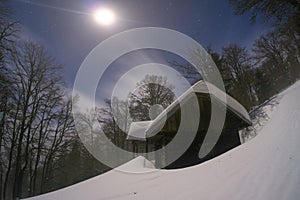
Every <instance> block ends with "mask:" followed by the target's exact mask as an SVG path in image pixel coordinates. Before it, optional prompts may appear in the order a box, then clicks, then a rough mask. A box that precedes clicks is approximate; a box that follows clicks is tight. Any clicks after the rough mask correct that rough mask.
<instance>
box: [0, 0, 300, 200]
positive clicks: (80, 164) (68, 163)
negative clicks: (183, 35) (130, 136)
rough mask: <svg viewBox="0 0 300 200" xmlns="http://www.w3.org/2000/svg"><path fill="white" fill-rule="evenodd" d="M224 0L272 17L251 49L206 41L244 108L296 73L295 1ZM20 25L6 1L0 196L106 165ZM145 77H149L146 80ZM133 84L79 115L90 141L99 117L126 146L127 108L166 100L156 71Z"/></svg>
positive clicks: (299, 48)
mask: <svg viewBox="0 0 300 200" xmlns="http://www.w3.org/2000/svg"><path fill="white" fill-rule="evenodd" d="M0 3H2V2H1V1H0ZM230 3H231V5H232V6H233V7H234V9H235V11H236V14H238V15H241V14H244V13H246V12H248V11H251V12H252V21H253V22H254V21H255V19H256V17H257V16H259V15H262V16H264V17H265V19H266V23H270V24H272V25H273V28H272V30H271V31H270V32H269V33H266V34H264V35H262V36H260V37H259V38H258V39H257V40H256V41H255V42H254V44H253V46H252V48H251V49H247V48H246V47H242V46H239V45H237V44H231V45H228V46H225V47H223V48H222V51H221V52H216V51H214V50H213V49H212V48H209V47H208V48H207V52H208V53H209V54H210V56H211V57H212V59H213V60H214V62H215V63H216V65H217V67H218V69H219V71H220V73H221V75H222V78H223V81H224V84H225V89H226V91H227V93H229V94H230V95H232V96H233V97H235V98H236V99H237V100H239V101H240V102H241V103H242V104H243V105H244V106H245V107H246V108H247V109H248V111H250V110H253V109H254V108H255V106H257V105H259V104H261V103H262V102H264V101H265V100H267V99H268V98H270V97H271V96H273V95H275V94H277V93H278V92H280V91H281V90H283V89H284V88H286V87H288V86H289V85H291V84H293V83H294V82H295V81H297V80H299V78H300V40H299V32H300V31H299V30H300V29H299V21H300V20H297V19H299V15H300V14H299V12H300V8H299V2H298V1H297V0H285V1H272V0H262V1H256V0H245V1H240V0H230ZM20 33H21V28H20V27H19V24H18V23H17V22H14V21H13V20H12V17H11V13H10V11H9V9H6V8H5V7H4V6H3V7H1V8H0V91H1V93H0V151H1V154H0V199H17V198H21V197H27V196H34V195H37V194H41V193H45V192H49V191H52V190H56V189H58V188H61V187H65V186H67V185H71V184H74V183H76V182H79V181H81V180H84V179H86V178H89V177H92V176H95V175H97V174H100V173H103V172H104V171H107V170H109V168H108V167H107V166H105V165H103V164H101V163H100V162H99V161H97V160H96V159H94V158H93V157H92V156H91V155H90V154H89V153H88V152H87V150H86V149H85V148H84V146H83V145H82V143H81V142H80V140H79V137H78V135H77V131H76V129H75V125H74V119H73V116H72V113H71V112H72V106H73V105H72V101H71V97H70V96H69V94H68V92H67V91H66V85H65V84H64V81H63V79H62V77H61V71H60V70H61V66H60V65H59V64H58V63H56V61H55V59H54V58H53V57H51V56H49V54H48V53H47V52H46V50H45V48H44V47H42V46H41V45H40V44H37V43H35V42H32V41H26V42H24V41H20V40H19V39H18V38H19V34H20ZM198 53H199V52H198V51H197V50H195V52H193V53H192V55H191V56H194V57H197V55H199V54H198ZM172 64H173V66H174V67H175V68H180V70H181V71H182V72H183V74H184V75H185V76H186V77H187V78H188V79H189V80H191V82H196V81H197V80H199V79H201V75H199V74H198V73H197V71H195V70H194V69H193V68H191V67H190V66H185V65H182V64H180V63H175V62H172ZM196 64H197V63H196ZM198 64H201V63H198ZM147 81H148V82H149V81H150V82H157V84H148V85H147ZM137 86H138V87H139V88H140V89H139V90H138V91H136V93H131V94H130V96H129V97H130V98H129V101H128V102H127V101H121V100H119V99H108V100H106V104H105V107H104V108H97V109H96V110H95V111H91V112H89V113H87V114H86V115H82V116H81V118H82V119H81V122H82V124H81V128H82V129H91V130H90V133H91V137H90V138H91V140H92V141H93V140H97V134H96V132H97V130H93V126H92V124H93V123H94V122H99V123H100V124H101V128H102V130H103V131H104V133H105V134H106V135H107V137H108V138H109V139H110V140H111V141H112V142H113V143H115V144H116V145H118V146H119V147H121V148H124V149H127V150H130V149H132V146H131V143H130V142H128V141H126V134H125V133H124V130H126V131H128V129H129V125H130V122H131V121H130V119H129V116H131V117H132V118H133V121H139V120H149V113H148V110H149V108H150V107H151V106H152V105H154V104H161V105H163V106H164V108H165V107H167V106H168V105H169V104H170V103H171V102H172V101H173V100H174V95H173V93H172V91H171V90H172V87H171V86H170V85H168V82H167V80H166V79H165V78H164V77H154V76H148V77H145V79H144V80H143V81H141V82H140V83H137ZM168 88H169V89H168ZM170 88H171V89H170ZM158 93H159V94H161V95H160V96H158V95H156V94H158ZM112 105H113V106H112ZM113 113H114V114H116V115H117V116H115V117H114V116H113ZM118 116H119V117H118ZM122 120H123V121H122ZM120 124H121V125H120ZM93 131H95V137H94V132H93Z"/></svg>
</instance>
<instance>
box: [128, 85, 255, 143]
mask: <svg viewBox="0 0 300 200" xmlns="http://www.w3.org/2000/svg"><path fill="white" fill-rule="evenodd" d="M208 88H209V89H208ZM194 92H195V93H201V94H209V95H211V96H213V97H215V98H216V99H217V100H218V102H220V103H222V104H224V105H225V106H227V108H228V109H229V110H231V111H232V112H233V113H234V114H236V115H237V116H239V117H240V118H241V119H242V120H243V121H245V122H246V123H247V124H249V125H251V120H250V117H249V114H248V112H247V110H246V109H245V108H244V107H243V106H242V105H241V104H240V103H239V102H238V101H236V100H235V99H234V98H232V97H231V96H229V95H228V94H226V93H225V92H223V91H222V90H220V89H219V88H217V87H216V86H214V85H213V84H211V83H208V82H204V81H202V80H201V81H198V82H197V83H195V84H194V85H193V86H192V87H191V88H190V89H188V90H187V91H185V92H184V93H183V94H182V95H181V96H180V97H178V99H177V100H175V101H174V102H173V103H172V104H170V105H169V106H168V107H167V108H166V109H165V110H164V111H163V112H162V113H160V114H159V115H158V116H157V117H156V118H155V119H154V120H153V121H145V122H133V123H131V125H130V128H129V132H128V137H127V139H129V140H135V139H136V140H141V141H145V140H146V136H147V135H148V136H149V135H154V134H156V133H158V132H159V131H160V130H161V128H162V127H163V125H164V123H165V120H164V118H165V117H166V114H167V113H169V114H170V113H172V112H173V113H174V112H175V111H176V110H177V109H178V108H179V103H180V102H181V103H184V102H186V101H187V100H188V99H189V98H191V95H192V94H193V93H194Z"/></svg>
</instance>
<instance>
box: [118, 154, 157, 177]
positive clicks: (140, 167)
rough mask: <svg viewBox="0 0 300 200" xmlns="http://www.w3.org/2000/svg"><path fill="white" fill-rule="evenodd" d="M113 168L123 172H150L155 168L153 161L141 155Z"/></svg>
mask: <svg viewBox="0 0 300 200" xmlns="http://www.w3.org/2000/svg"><path fill="white" fill-rule="evenodd" d="M115 170H119V171H123V172H132V173H141V172H151V171H154V170H156V169H155V166H154V165H153V163H152V162H151V161H149V160H147V159H146V158H145V157H143V156H138V157H136V158H135V159H133V160H131V161H129V162H127V163H125V164H123V165H121V166H119V167H117V168H116V169H115Z"/></svg>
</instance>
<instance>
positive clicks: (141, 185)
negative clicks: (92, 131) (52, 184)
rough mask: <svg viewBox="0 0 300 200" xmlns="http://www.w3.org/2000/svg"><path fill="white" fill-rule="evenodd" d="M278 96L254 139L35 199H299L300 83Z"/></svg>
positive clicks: (99, 178) (134, 163)
mask: <svg viewBox="0 0 300 200" xmlns="http://www.w3.org/2000/svg"><path fill="white" fill-rule="evenodd" d="M277 98H278V104H277V105H276V109H274V111H273V113H272V116H271V117H270V119H269V120H268V122H267V123H266V124H265V125H264V127H263V128H262V129H261V130H260V133H259V134H258V135H257V136H256V137H255V138H253V139H252V140H250V141H248V142H247V143H245V144H243V145H241V146H239V147H237V148H235V149H233V150H231V151H229V152H227V153H225V154H223V155H221V156H219V157H216V158H215V159H212V160H210V161H208V162H205V163H202V164H200V165H197V166H193V167H189V168H185V169H179V170H169V171H167V170H153V169H152V170H148V172H147V173H137V174H132V173H124V172H120V171H118V170H112V171H110V172H108V173H105V174H103V175H100V176H97V177H94V178H92V179H89V180H87V181H84V182H81V183H79V184H76V185H73V186H71V187H68V188H65V189H62V190H59V191H56V192H52V193H49V194H45V195H42V196H38V197H35V198H31V200H59V199H63V200H77V199H78V200H82V199H89V200H94V199H95V200H96V199H97V200H104V199H105V200H107V199H120V200H121V199H122V200H131V199H143V200H147V199H149V200H150V199H151V200H153V199H167V200H169V199H172V200H173V199H178V200H179V199H184V200H190V199H192V200H194V199H195V200H198V199H204V200H209V199H230V200H241V199H243V200H253V199H255V200H269V199H272V200H273V199H275V200H277V199H278V200H283V199H287V200H299V199H300V123H299V120H300V101H299V99H300V82H297V83H296V84H295V85H293V86H292V87H290V88H289V89H287V90H286V91H284V92H283V93H281V94H280V95H278V96H277ZM143 162H145V161H143V159H141V158H137V159H135V160H133V161H131V163H130V164H129V165H125V168H126V167H130V166H134V167H138V168H140V170H141V169H142V168H145V165H142V164H141V163H143ZM137 163H139V164H137ZM141 171H143V170H141Z"/></svg>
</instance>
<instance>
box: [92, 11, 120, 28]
mask: <svg viewBox="0 0 300 200" xmlns="http://www.w3.org/2000/svg"><path fill="white" fill-rule="evenodd" d="M94 18H95V20H96V22H98V23H99V24H101V25H105V26H107V25H111V24H113V23H114V21H115V14H114V13H113V11H111V10H109V9H100V10H97V11H96V12H95V13H94Z"/></svg>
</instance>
